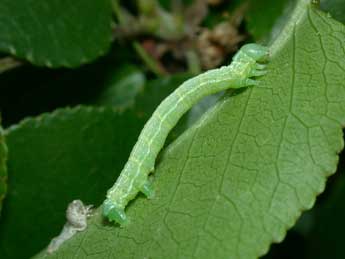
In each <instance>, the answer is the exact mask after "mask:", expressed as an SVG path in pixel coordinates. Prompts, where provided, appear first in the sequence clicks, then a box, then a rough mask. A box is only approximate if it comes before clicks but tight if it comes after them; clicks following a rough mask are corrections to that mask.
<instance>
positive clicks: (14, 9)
mask: <svg viewBox="0 0 345 259" xmlns="http://www.w3.org/2000/svg"><path fill="white" fill-rule="evenodd" d="M110 41H111V7H110V2H109V1H108V0H98V1H93V0H75V1H69V0H50V1H45V0H2V1H1V2H0V51H3V52H7V53H9V54H12V55H15V56H17V57H19V58H23V59H26V60H28V61H30V62H31V63H33V64H36V65H40V66H48V67H61V66H63V67H76V66H79V65H81V64H84V63H87V62H90V61H92V60H94V59H95V58H96V57H98V56H100V55H103V54H104V53H105V51H106V50H107V49H108V47H109V45H110Z"/></svg>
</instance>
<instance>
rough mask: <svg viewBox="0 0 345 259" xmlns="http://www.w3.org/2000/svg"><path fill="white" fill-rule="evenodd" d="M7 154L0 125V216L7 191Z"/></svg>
mask: <svg viewBox="0 0 345 259" xmlns="http://www.w3.org/2000/svg"><path fill="white" fill-rule="evenodd" d="M0 122H1V120H0ZM7 153H8V151H7V146H6V143H5V138H4V134H3V130H2V128H1V125H0V215H1V209H2V202H3V200H4V198H5V195H6V189H7V165H6V161H7Z"/></svg>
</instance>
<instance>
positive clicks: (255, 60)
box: [103, 43, 269, 224]
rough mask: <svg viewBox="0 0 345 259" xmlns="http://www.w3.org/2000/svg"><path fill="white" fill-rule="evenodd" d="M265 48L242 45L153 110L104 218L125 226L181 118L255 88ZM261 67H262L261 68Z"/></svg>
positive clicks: (108, 200) (147, 189)
mask: <svg viewBox="0 0 345 259" xmlns="http://www.w3.org/2000/svg"><path fill="white" fill-rule="evenodd" d="M268 56H269V52H268V48H267V47H264V46H261V45H258V44H254V43H251V44H247V45H244V46H243V47H242V48H241V49H240V51H239V52H238V53H237V54H236V55H235V56H234V57H233V61H232V63H231V64H230V65H228V66H223V67H221V68H218V69H213V70H209V71H207V72H205V73H203V74H200V75H198V76H196V77H194V78H191V79H189V80H187V81H186V82H184V83H183V84H182V85H181V86H180V87H179V88H177V89H176V90H175V91H174V92H173V93H172V94H171V95H169V96H168V97H167V98H166V99H165V100H164V101H163V102H162V103H161V104H160V105H159V106H158V108H157V109H156V110H155V112H154V113H153V115H152V117H151V118H150V119H149V120H148V122H147V123H146V124H145V126H144V128H143V130H142V131H141V133H140V136H139V139H138V141H137V143H136V144H135V146H134V148H133V150H132V152H131V154H130V156H129V159H128V162H127V163H126V165H125V167H124V169H123V170H122V172H121V174H120V176H119V178H118V179H117V181H116V183H115V184H114V186H113V187H111V188H110V189H109V190H108V192H107V198H106V200H105V201H104V203H103V215H104V216H105V217H107V218H108V219H109V220H110V221H115V222H117V223H119V224H124V223H126V222H127V217H126V214H125V207H126V205H127V204H128V202H129V201H130V200H132V199H134V198H135V196H136V195H137V194H138V192H139V191H140V192H142V193H144V194H145V195H146V196H147V197H151V196H152V195H153V190H152V189H151V187H150V184H149V181H148V175H149V174H150V173H152V172H153V171H154V165H155V160H156V157H157V155H158V152H159V151H160V150H161V149H162V147H163V145H164V142H165V139H166V138H167V136H168V134H169V132H170V130H171V129H172V128H173V127H174V126H175V125H176V123H177V122H178V120H179V119H180V118H181V116H182V115H183V114H184V113H185V112H187V111H188V110H189V109H190V108H191V107H192V106H193V105H194V104H195V103H196V102H198V101H199V100H200V99H201V98H203V97H205V96H207V95H210V94H214V93H217V92H220V91H222V90H226V89H229V88H241V87H247V86H255V85H258V81H256V80H255V79H254V78H253V77H258V76H262V75H264V74H266V70H265V68H266V65H265V64H263V63H264V62H267V60H268ZM260 63H261V64H260Z"/></svg>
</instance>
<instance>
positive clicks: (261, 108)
mask: <svg viewBox="0 0 345 259" xmlns="http://www.w3.org/2000/svg"><path fill="white" fill-rule="evenodd" d="M344 39H345V29H344V26H343V25H342V24H340V23H338V22H337V21H334V20H332V19H331V18H329V17H328V16H327V15H326V14H324V13H322V12H320V11H318V10H317V9H316V7H315V6H313V5H311V4H310V3H309V1H306V0H301V1H299V2H298V4H297V6H296V9H295V11H294V13H293V14H292V15H291V18H290V20H289V22H288V23H287V25H286V27H285V28H284V30H283V31H282V32H281V34H280V36H279V37H278V38H277V39H276V41H275V42H274V43H273V45H272V46H271V47H270V49H271V60H270V63H269V65H268V71H269V73H268V74H267V75H266V76H265V77H264V78H262V81H261V82H260V83H261V84H260V85H261V86H260V87H255V88H252V89H247V90H246V91H244V92H242V93H241V94H237V95H235V96H232V97H231V98H225V99H223V100H222V101H221V102H219V103H218V104H217V105H216V106H215V107H214V108H213V109H211V110H210V111H209V112H207V113H206V114H205V115H204V116H203V117H202V118H201V120H199V121H198V123H196V124H195V125H194V126H193V127H192V128H190V129H189V130H187V131H186V132H185V133H184V134H183V135H182V136H180V137H179V138H178V139H177V140H176V141H175V142H174V143H173V144H172V145H170V146H169V148H168V149H167V150H165V152H164V154H163V157H162V159H161V160H160V162H159V163H158V165H157V170H156V172H155V174H154V188H155V191H156V195H155V198H154V199H152V200H148V199H145V198H143V197H141V196H140V197H137V198H136V199H135V200H134V201H133V202H132V203H131V204H130V205H129V206H128V207H127V214H128V216H129V218H130V220H131V222H130V224H129V225H128V226H126V227H124V228H120V227H118V226H114V225H111V224H105V223H104V220H103V218H102V216H101V215H100V212H99V211H97V212H96V213H95V215H94V216H93V217H92V219H91V220H90V221H89V227H88V228H87V230H85V231H84V232H82V233H80V234H78V235H76V236H75V237H74V238H72V239H71V240H70V241H68V242H66V243H65V244H64V245H63V246H62V247H61V248H60V250H58V251H57V252H56V253H54V254H52V255H47V254H46V253H45V251H42V253H41V254H39V255H37V256H36V257H35V258H71V257H73V258H143V257H146V258H239V259H241V258H243V259H252V258H257V257H259V256H261V255H263V254H265V253H266V252H267V250H268V248H269V245H270V244H271V243H272V242H280V241H281V240H282V239H283V238H284V236H285V234H286V231H287V229H289V228H290V227H292V226H293V225H294V223H295V222H296V220H297V218H298V217H299V216H300V215H301V212H302V211H303V210H306V209H310V208H311V207H312V206H313V204H314V202H315V199H316V196H317V195H318V194H319V193H320V192H322V191H323V190H324V188H325V183H326V179H327V176H329V175H330V174H332V173H334V172H335V170H336V166H337V162H338V155H337V154H338V153H339V152H340V150H341V149H342V148H343V140H342V130H341V129H342V126H344V124H345V83H344V82H345V73H344V70H345V53H344V45H343V42H344Z"/></svg>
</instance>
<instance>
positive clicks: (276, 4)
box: [245, 0, 291, 41]
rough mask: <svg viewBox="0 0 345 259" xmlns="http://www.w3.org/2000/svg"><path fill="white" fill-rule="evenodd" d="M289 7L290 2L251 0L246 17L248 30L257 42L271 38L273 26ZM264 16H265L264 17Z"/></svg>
mask: <svg viewBox="0 0 345 259" xmlns="http://www.w3.org/2000/svg"><path fill="white" fill-rule="evenodd" d="M289 5H291V1H290V0H280V1H276V0H263V1H256V0H249V10H248V12H247V13H246V15H245V19H246V23H247V29H248V31H249V32H250V33H251V34H252V36H253V37H254V39H255V40H256V41H259V40H263V39H267V38H269V36H270V35H269V34H270V33H271V32H272V27H273V25H274V24H275V23H276V22H277V20H278V18H280V19H281V17H282V14H283V12H284V10H285V8H287V7H288V6H289ZM263 14H264V15H263Z"/></svg>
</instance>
